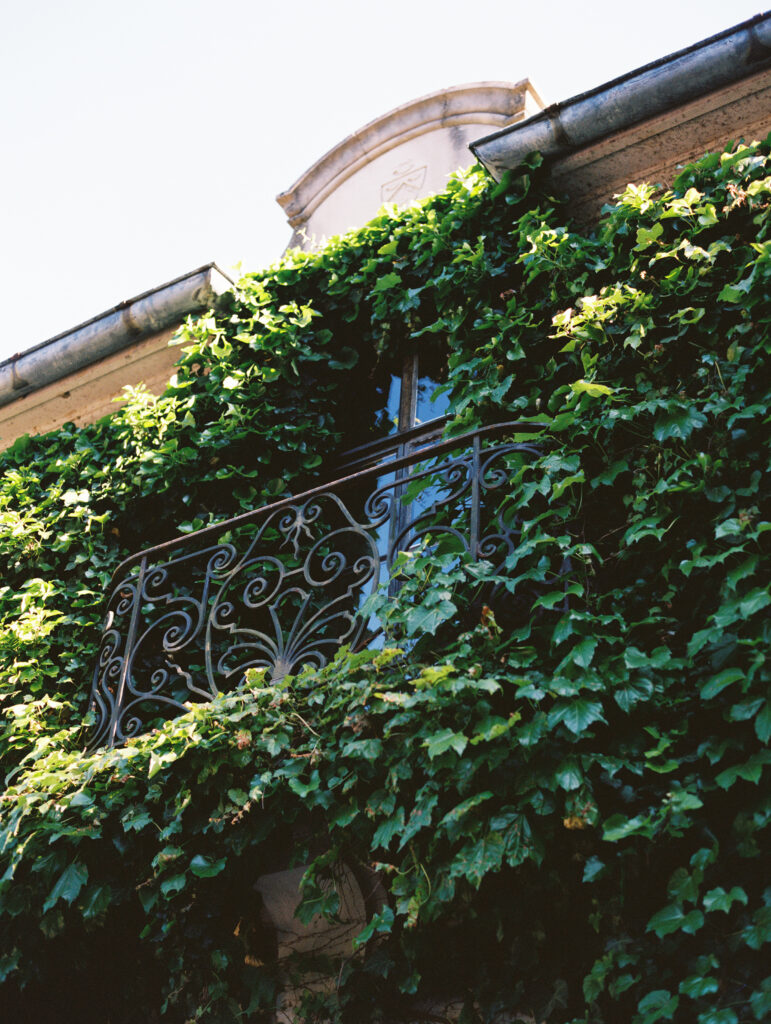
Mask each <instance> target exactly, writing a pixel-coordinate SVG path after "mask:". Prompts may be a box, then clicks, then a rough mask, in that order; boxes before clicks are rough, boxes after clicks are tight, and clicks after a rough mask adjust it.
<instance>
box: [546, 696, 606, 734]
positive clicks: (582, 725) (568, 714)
mask: <svg viewBox="0 0 771 1024" xmlns="http://www.w3.org/2000/svg"><path fill="white" fill-rule="evenodd" d="M605 721H606V720H605V716H604V715H603V713H602V704H599V703H598V702H597V701H590V700H587V699H586V698H585V697H578V698H577V699H575V700H571V701H558V702H557V703H556V704H555V706H554V710H553V711H551V713H550V714H549V725H556V724H557V723H558V722H562V723H563V724H564V725H566V726H567V727H568V729H569V730H570V731H571V732H572V733H574V735H576V736H580V735H581V733H582V732H584V731H585V730H586V729H587V728H588V727H589V726H590V725H591V724H592V723H593V722H605Z"/></svg>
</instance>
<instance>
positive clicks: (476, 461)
mask: <svg viewBox="0 0 771 1024" xmlns="http://www.w3.org/2000/svg"><path fill="white" fill-rule="evenodd" d="M481 446H482V442H481V440H480V438H479V435H478V434H476V435H475V436H474V441H473V447H472V453H471V524H470V530H469V533H470V536H469V553H470V554H471V558H472V559H473V560H476V559H477V558H478V557H479V517H480V481H479V473H480V467H481V462H482V447H481Z"/></svg>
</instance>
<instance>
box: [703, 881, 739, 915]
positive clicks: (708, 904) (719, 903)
mask: <svg viewBox="0 0 771 1024" xmlns="http://www.w3.org/2000/svg"><path fill="white" fill-rule="evenodd" d="M702 902H703V903H704V909H705V910H706V911H707V913H710V912H711V911H713V910H722V911H723V912H724V913H726V914H727V913H728V912H729V911H730V909H731V905H732V904H733V903H736V902H739V903H741V904H742V905H743V906H745V907H746V906H747V893H746V892H745V891H744V889H741V888H739V886H738V885H735V886H734V887H733V889H731V891H730V892H726V891H725V889H723V888H722V886H718V887H717V888H716V889H710V891H709V892H707V893H705V894H704V899H703V901H702Z"/></svg>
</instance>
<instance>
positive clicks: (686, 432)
mask: <svg viewBox="0 0 771 1024" xmlns="http://www.w3.org/2000/svg"><path fill="white" fill-rule="evenodd" d="M706 423H707V417H706V416H705V415H704V414H703V413H701V412H699V410H698V409H694V408H693V406H691V405H684V406H678V407H676V408H674V409H671V410H670V411H669V412H668V413H666V414H665V415H664V416H660V417H659V418H658V419H657V420H656V422H655V424H654V425H653V436H654V437H655V438H656V440H657V441H668V440H669V439H670V438H675V439H677V440H681V441H684V440H685V439H686V438H688V437H690V436H691V434H692V433H693V431H694V430H701V428H702V427H704V426H706Z"/></svg>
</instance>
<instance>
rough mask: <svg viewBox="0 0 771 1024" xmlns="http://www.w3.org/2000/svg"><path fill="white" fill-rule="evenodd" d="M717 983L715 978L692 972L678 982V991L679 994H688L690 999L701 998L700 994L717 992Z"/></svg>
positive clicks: (707, 994)
mask: <svg viewBox="0 0 771 1024" xmlns="http://www.w3.org/2000/svg"><path fill="white" fill-rule="evenodd" d="M719 987H720V986H719V985H718V982H717V979H716V978H711V977H709V976H707V977H704V976H703V975H701V974H692V975H690V977H688V978H685V980H684V981H681V982H680V988H679V990H678V991H679V992H680V993H681V995H684V996H689V997H690V998H691V999H701V997H702V996H709V995H712V993H713V992H717V990H718V988H719Z"/></svg>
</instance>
